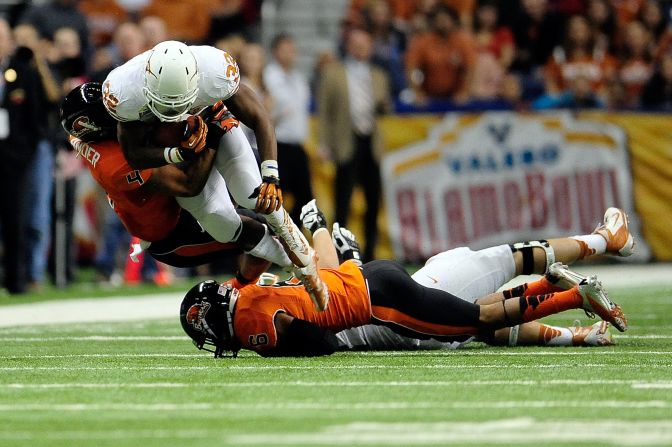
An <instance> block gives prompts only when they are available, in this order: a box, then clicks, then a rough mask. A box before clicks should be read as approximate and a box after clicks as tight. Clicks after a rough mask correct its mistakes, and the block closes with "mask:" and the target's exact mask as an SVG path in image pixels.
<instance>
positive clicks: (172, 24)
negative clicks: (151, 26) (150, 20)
mask: <svg viewBox="0 0 672 447" xmlns="http://www.w3.org/2000/svg"><path fill="white" fill-rule="evenodd" d="M140 15H141V17H147V16H157V17H161V18H162V19H163V20H164V21H165V22H166V25H167V28H168V35H169V38H170V39H173V40H180V41H186V42H188V43H200V42H202V41H204V40H205V38H206V37H208V33H209V32H210V2H209V0H152V1H151V3H150V4H149V5H147V6H146V7H145V8H144V9H143V10H142V12H141V14H140Z"/></svg>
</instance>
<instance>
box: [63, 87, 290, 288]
mask: <svg viewBox="0 0 672 447" xmlns="http://www.w3.org/2000/svg"><path fill="white" fill-rule="evenodd" d="M61 118H62V124H63V127H64V129H65V130H66V131H67V132H68V133H69V134H70V143H71V145H72V147H73V148H74V150H75V151H76V152H77V154H78V155H79V156H81V157H82V158H83V159H84V160H85V161H86V162H87V163H85V164H86V166H87V168H88V169H89V171H90V172H91V175H92V176H93V178H94V179H95V180H96V182H98V184H100V185H101V187H102V188H103V189H104V190H105V191H106V193H107V195H108V199H109V202H110V205H111V206H112V208H113V209H114V211H115V213H116V214H117V215H118V216H119V218H120V219H121V221H122V222H123V223H124V225H125V226H126V228H127V229H128V231H129V233H131V234H132V235H133V236H136V237H138V238H140V239H141V240H143V243H144V245H145V246H146V248H147V251H148V252H149V253H150V254H151V255H152V256H153V257H154V258H156V259H157V260H158V261H161V262H163V263H166V264H169V265H172V266H175V267H190V266H196V265H200V264H204V263H207V262H212V261H214V260H215V259H221V258H222V257H230V258H231V259H237V258H238V257H239V256H240V255H242V254H243V252H245V253H247V254H248V256H243V257H242V258H241V265H240V271H239V272H238V275H237V278H238V279H239V281H240V282H241V283H243V284H244V283H245V282H246V281H254V280H256V278H257V277H258V276H259V274H260V273H261V272H263V271H265V270H266V269H267V268H268V266H269V265H270V262H269V261H271V262H275V263H276V264H279V265H281V266H285V267H286V266H289V265H291V261H290V260H289V258H288V257H287V255H286V254H285V253H284V250H283V248H282V246H281V245H280V243H279V242H278V241H277V240H276V239H275V238H274V237H273V236H271V235H270V233H269V231H268V228H266V226H265V225H263V224H262V223H260V222H258V221H257V220H255V219H253V218H252V217H250V216H251V215H252V216H253V215H254V213H247V214H246V215H242V216H241V220H242V222H243V225H242V228H241V233H245V237H244V238H242V239H240V240H246V241H248V242H247V245H244V244H242V243H239V242H229V243H222V242H219V241H217V240H215V239H214V238H213V237H212V236H211V235H210V234H209V233H207V232H205V231H204V230H203V228H202V226H201V224H200V223H199V222H198V221H196V219H194V217H192V216H191V214H189V213H187V212H186V211H184V210H183V209H182V208H181V207H180V201H181V199H182V198H184V197H190V196H193V195H195V194H198V193H199V192H201V190H202V189H203V186H204V185H205V184H206V181H207V179H208V178H209V177H210V176H213V175H218V174H214V173H213V172H212V169H211V168H212V165H213V161H214V158H215V151H214V150H212V149H206V150H204V151H203V152H202V154H201V155H199V156H198V157H194V158H193V159H192V160H189V161H188V162H184V163H181V164H179V165H176V164H171V165H167V166H163V167H160V168H153V169H143V170H137V169H133V168H131V167H130V166H129V165H128V163H127V161H126V159H125V157H124V154H123V152H122V150H121V147H120V145H119V143H118V142H117V139H116V135H117V134H116V131H117V122H116V121H115V120H114V119H113V118H112V117H111V116H110V115H109V114H108V113H107V111H106V109H105V107H104V105H103V102H102V92H101V86H100V84H98V83H95V82H89V83H86V84H82V85H80V86H78V87H76V88H75V89H73V90H72V91H71V92H70V93H69V94H68V95H67V96H66V98H65V99H64V100H63V104H62V107H61ZM216 210H217V209H216V208H215V209H214V210H213V212H216Z"/></svg>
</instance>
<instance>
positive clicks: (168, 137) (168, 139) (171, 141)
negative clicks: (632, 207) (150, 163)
mask: <svg viewBox="0 0 672 447" xmlns="http://www.w3.org/2000/svg"><path fill="white" fill-rule="evenodd" d="M186 125H187V123H186V122H184V121H182V122H179V123H162V122H159V123H156V124H154V125H153V126H151V128H150V129H149V131H150V132H151V133H152V136H151V139H152V141H153V142H154V143H155V144H156V145H157V146H159V147H175V146H179V145H180V140H182V137H183V136H184V129H185V127H186Z"/></svg>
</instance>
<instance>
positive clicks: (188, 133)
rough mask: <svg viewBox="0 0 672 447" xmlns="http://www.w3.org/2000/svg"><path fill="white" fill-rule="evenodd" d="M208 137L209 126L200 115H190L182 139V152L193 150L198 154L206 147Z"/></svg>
mask: <svg viewBox="0 0 672 447" xmlns="http://www.w3.org/2000/svg"><path fill="white" fill-rule="evenodd" d="M207 137H208V126H207V125H206V124H205V121H203V118H201V117H200V116H194V115H192V116H189V117H188V118H187V119H186V126H185V129H184V135H183V136H182V140H181V141H180V152H193V153H194V154H198V153H199V152H201V151H202V150H203V149H205V142H206V139H207Z"/></svg>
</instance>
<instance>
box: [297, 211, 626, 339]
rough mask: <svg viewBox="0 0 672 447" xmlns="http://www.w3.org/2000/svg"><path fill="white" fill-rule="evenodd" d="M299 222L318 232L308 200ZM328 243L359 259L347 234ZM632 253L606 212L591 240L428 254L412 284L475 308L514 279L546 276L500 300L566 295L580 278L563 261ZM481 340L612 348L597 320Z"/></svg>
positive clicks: (349, 334)
mask: <svg viewBox="0 0 672 447" xmlns="http://www.w3.org/2000/svg"><path fill="white" fill-rule="evenodd" d="M301 220H302V223H303V226H304V227H305V228H306V229H308V230H309V231H311V233H313V232H315V231H317V229H319V228H324V227H326V220H325V219H324V215H323V214H322V213H321V212H320V210H319V209H318V208H317V206H316V204H315V200H312V201H311V202H309V203H308V204H307V205H305V206H304V207H303V209H302V212H301ZM332 239H333V242H334V245H335V246H336V250H337V251H338V252H339V255H340V256H341V257H342V258H343V259H344V260H345V259H355V260H357V259H359V253H358V252H359V246H358V244H357V242H356V240H355V237H354V235H353V234H352V233H351V232H350V231H348V230H347V229H345V228H342V227H340V226H339V225H338V223H335V224H334V227H333V231H332ZM633 247H634V240H633V238H632V236H631V234H630V232H629V230H628V223H627V216H626V215H625V213H624V212H623V211H622V210H620V209H617V208H609V209H608V210H607V211H606V213H605V215H604V222H603V224H602V225H601V226H600V227H598V228H597V229H596V230H595V232H594V233H593V234H590V235H582V236H574V237H571V238H561V239H551V240H548V241H530V242H522V243H517V244H512V245H500V246H496V247H491V248H486V249H483V250H478V251H473V250H470V249H469V248H467V247H459V248H455V249H452V250H448V251H445V252H443V253H439V254H437V255H436V256H433V257H432V258H430V259H429V260H428V261H427V262H426V263H425V265H424V266H423V267H422V268H421V269H420V270H418V271H417V272H415V273H414V274H413V275H412V278H413V280H415V281H416V282H418V283H420V284H422V285H423V286H426V287H431V288H436V289H440V290H444V291H446V292H449V293H452V294H454V295H455V296H457V297H459V298H462V299H464V300H467V301H471V302H476V301H477V300H478V298H481V297H485V296H487V295H489V294H491V293H494V292H496V291H497V290H498V289H499V288H500V287H501V286H502V285H504V284H505V283H506V282H508V281H510V280H511V279H513V278H514V277H516V276H518V275H520V274H533V273H536V274H544V273H545V272H546V275H545V276H544V277H542V278H541V279H540V280H539V281H535V282H531V283H526V284H523V285H521V286H518V287H516V288H513V289H511V290H508V291H505V292H504V295H505V296H507V294H508V297H514V296H521V295H523V294H526V295H534V294H543V293H550V292H551V291H553V288H554V287H557V288H559V289H569V288H571V287H573V286H574V285H576V284H579V283H580V282H582V281H586V280H588V278H586V277H584V276H582V275H579V274H577V273H575V272H572V271H570V270H569V269H568V268H567V266H566V265H564V264H563V263H566V264H571V263H572V262H575V261H577V260H579V259H583V258H585V257H587V256H591V255H595V254H604V253H610V254H615V255H618V256H629V255H630V254H631V253H632V249H633ZM593 280H594V279H593ZM481 304H484V303H481ZM336 336H337V337H338V340H339V345H340V347H341V349H355V350H394V349H397V350H398V349H454V348H457V347H459V346H462V345H464V344H466V343H469V342H470V341H472V340H473V339H471V340H468V341H466V342H461V343H458V342H453V343H444V342H439V341H436V340H433V339H427V340H419V339H416V338H410V337H404V336H402V335H399V334H397V333H396V332H393V331H392V330H391V329H388V328H387V327H385V326H377V325H366V326H360V327H357V328H353V329H347V330H344V331H341V332H339V333H337V334H336ZM483 341H485V342H487V343H488V344H492V345H508V346H516V345H539V346H606V345H612V344H613V339H612V336H611V334H610V333H609V330H608V323H607V322H605V321H600V322H597V323H595V324H593V325H592V326H584V327H582V326H580V325H579V324H578V323H577V324H575V325H574V326H572V327H556V326H550V325H547V324H543V323H539V322H536V321H533V322H529V323H524V324H521V325H517V326H513V327H510V328H504V329H500V330H497V331H496V332H495V335H494V337H493V338H492V339H489V340H483Z"/></svg>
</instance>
